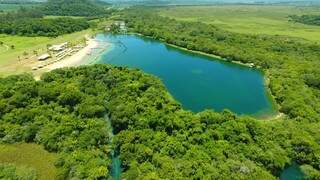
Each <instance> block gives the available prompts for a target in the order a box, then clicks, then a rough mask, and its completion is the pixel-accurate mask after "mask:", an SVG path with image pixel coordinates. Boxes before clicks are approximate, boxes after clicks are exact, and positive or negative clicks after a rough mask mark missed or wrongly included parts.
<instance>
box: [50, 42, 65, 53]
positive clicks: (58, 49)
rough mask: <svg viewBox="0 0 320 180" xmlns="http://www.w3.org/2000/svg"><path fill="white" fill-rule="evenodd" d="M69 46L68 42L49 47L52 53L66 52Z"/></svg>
mask: <svg viewBox="0 0 320 180" xmlns="http://www.w3.org/2000/svg"><path fill="white" fill-rule="evenodd" d="M67 45H68V42H65V43H62V44H57V45H53V46H51V47H49V50H50V51H62V50H64V49H65V48H66V47H67Z"/></svg>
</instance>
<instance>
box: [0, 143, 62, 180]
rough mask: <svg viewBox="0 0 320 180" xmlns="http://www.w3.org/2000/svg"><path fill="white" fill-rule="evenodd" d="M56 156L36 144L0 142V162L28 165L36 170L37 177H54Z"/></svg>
mask: <svg viewBox="0 0 320 180" xmlns="http://www.w3.org/2000/svg"><path fill="white" fill-rule="evenodd" d="M56 159H57V157H56V155H55V154H53V153H48V152H47V151H45V150H44V149H43V148H42V147H41V146H39V145H36V144H26V143H23V144H13V145H7V144H6V145H3V144H0V163H11V164H14V165H16V166H17V167H30V168H33V169H35V170H36V171H37V174H38V178H39V179H43V180H50V179H54V177H55V175H56V168H55V166H54V162H55V161H56Z"/></svg>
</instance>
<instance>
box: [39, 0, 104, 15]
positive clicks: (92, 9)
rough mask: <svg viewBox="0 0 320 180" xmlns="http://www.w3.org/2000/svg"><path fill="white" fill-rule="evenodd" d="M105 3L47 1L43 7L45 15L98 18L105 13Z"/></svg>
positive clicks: (66, 0)
mask: <svg viewBox="0 0 320 180" xmlns="http://www.w3.org/2000/svg"><path fill="white" fill-rule="evenodd" d="M103 5H107V3H106V2H102V1H96V0H48V1H47V2H46V3H45V5H44V11H45V14H47V15H55V16H99V15H102V14H104V13H105V10H104V6H103Z"/></svg>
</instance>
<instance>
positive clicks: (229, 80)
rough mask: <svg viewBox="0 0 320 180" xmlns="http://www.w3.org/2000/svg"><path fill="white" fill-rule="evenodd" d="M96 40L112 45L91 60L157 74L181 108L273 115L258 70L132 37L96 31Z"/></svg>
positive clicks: (146, 39) (261, 75)
mask: <svg viewBox="0 0 320 180" xmlns="http://www.w3.org/2000/svg"><path fill="white" fill-rule="evenodd" d="M96 38H97V39H98V40H100V41H108V42H111V43H112V46H111V47H110V48H109V49H108V50H107V51H106V52H105V53H103V54H102V57H101V59H100V60H99V61H98V62H97V63H106V64H113V65H117V66H127V67H131V68H139V69H141V70H143V71H144V72H147V73H149V74H153V75H155V76H157V77H159V78H160V79H161V80H162V81H163V83H164V84H165V86H166V88H167V89H168V90H169V92H170V93H171V94H172V95H173V97H174V98H175V99H176V100H177V101H179V102H180V103H181V104H182V106H183V107H184V108H185V109H187V110H191V111H194V112H199V111H202V110H204V109H214V110H216V111H222V110H223V109H230V110H231V111H233V112H236V113H237V114H250V115H258V114H271V113H274V108H273V106H272V103H271V101H270V98H269V97H268V96H267V92H266V88H265V86H264V77H263V73H262V72H260V71H258V70H255V69H252V68H248V67H245V66H241V65H238V64H234V63H229V62H224V61H221V60H217V59H215V58H212V57H208V56H205V55H199V54H196V53H192V52H188V51H184V50H180V49H177V48H173V47H170V46H167V45H165V44H163V43H161V42H159V41H155V40H152V39H150V38H144V37H141V36H136V35H107V34H98V35H97V37H96Z"/></svg>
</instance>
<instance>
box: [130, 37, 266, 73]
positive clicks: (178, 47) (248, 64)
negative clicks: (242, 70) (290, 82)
mask: <svg viewBox="0 0 320 180" xmlns="http://www.w3.org/2000/svg"><path fill="white" fill-rule="evenodd" d="M128 34H129V35H137V36H141V37H148V38H151V39H154V38H152V37H151V36H145V35H143V34H140V33H128ZM154 40H156V39H154ZM158 41H160V42H162V43H164V44H165V45H167V46H170V47H173V48H177V49H180V50H183V51H187V52H191V53H195V54H200V55H204V56H208V57H212V58H215V59H218V60H222V61H226V62H230V63H234V64H238V65H241V66H245V67H249V68H257V69H260V67H258V66H256V65H255V64H253V63H243V62H241V61H230V60H228V59H226V58H223V57H221V56H219V55H216V54H209V53H205V52H202V51H196V50H191V49H188V48H184V47H181V46H177V45H175V44H170V43H167V42H165V41H164V40H162V39H159V40H158Z"/></svg>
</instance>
